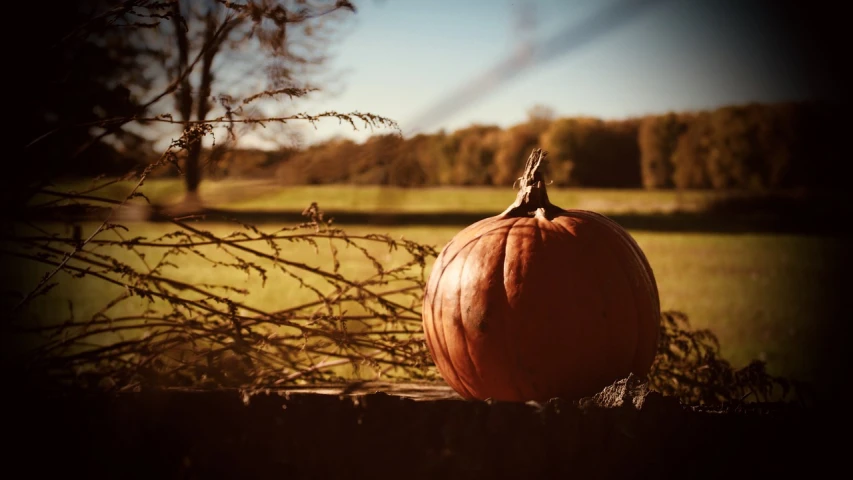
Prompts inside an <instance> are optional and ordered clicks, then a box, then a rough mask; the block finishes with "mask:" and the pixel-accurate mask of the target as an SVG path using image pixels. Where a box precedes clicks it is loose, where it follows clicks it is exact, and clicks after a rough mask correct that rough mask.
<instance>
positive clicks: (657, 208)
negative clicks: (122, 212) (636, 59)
mask: <svg viewBox="0 0 853 480" xmlns="http://www.w3.org/2000/svg"><path fill="white" fill-rule="evenodd" d="M101 183H103V181H102V182H101ZM135 184H136V183H135V182H130V181H124V182H119V183H114V184H111V185H108V186H106V187H105V188H103V189H100V190H98V192H97V194H98V195H100V196H103V197H107V198H111V199H116V200H121V199H123V198H124V197H125V196H126V195H127V194H128V193H129V192H130V191H131V189H132V188H133V186H134V185H135ZM92 185H93V181H91V180H87V181H82V180H80V181H73V182H65V183H62V184H59V185H57V186H56V187H54V189H56V190H61V191H72V190H74V191H78V192H79V191H83V190H86V189H88V188H91V187H92ZM139 191H140V192H142V193H144V194H145V196H146V197H147V198H148V199H149V200H150V201H151V202H152V203H156V204H169V203H174V202H177V201H179V200H180V199H181V198H182V196H183V192H184V189H183V184H182V183H181V180H179V179H162V178H161V179H151V180H147V181H146V182H145V184H144V185H143V186H142V187H141V189H140V190H139ZM515 193H516V190H515V189H513V188H511V187H430V188H401V187H385V186H358V185H312V186H288V187H286V188H282V187H281V185H279V184H277V183H275V182H271V181H266V180H247V179H243V180H240V179H234V180H220V181H204V182H202V184H201V187H200V190H199V194H200V196H201V198H202V199H203V200H204V201H205V203H206V204H207V205H208V206H210V207H216V208H232V209H237V210H302V209H304V208H305V207H307V206H308V205H309V204H310V203H311V202H317V203H318V205H319V206H320V208H322V209H324V210H326V211H335V210H355V211H396V212H442V211H457V212H495V213H499V212H500V211H502V210H504V209H505V208H506V207H507V206H509V204H510V203H512V202H513V200H514V199H515ZM730 194H731V193H723V192H715V191H683V192H677V191H674V190H659V191H646V190H636V189H594V188H549V190H548V195H549V197H550V198H551V201H552V202H553V203H554V204H556V205H558V206H561V207H563V208H583V209H589V210H597V211H600V212H609V213H625V212H668V211H673V210H688V211H692V210H699V209H701V208H703V207H704V206H706V205H707V204H708V202H710V201H712V200H714V199H716V198H720V197H723V196H725V195H730ZM54 199H55V197H49V196H40V197H39V198H37V199H36V200H34V203H37V202H41V201H45V200H54ZM134 201H140V202H141V201H143V200H142V199H137V200H134Z"/></svg>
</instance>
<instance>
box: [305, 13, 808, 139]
mask: <svg viewBox="0 0 853 480" xmlns="http://www.w3.org/2000/svg"><path fill="white" fill-rule="evenodd" d="M354 3H355V4H356V6H357V7H358V13H357V14H356V15H355V16H354V17H353V18H352V19H351V21H350V22H349V24H348V26H347V28H346V30H345V31H344V32H343V33H342V35H340V37H339V40H340V41H339V42H337V43H336V44H335V45H334V48H333V49H332V52H331V53H332V55H333V59H332V61H331V63H330V64H329V66H330V67H331V68H332V69H333V70H332V71H333V72H335V75H338V81H339V85H338V88H337V89H336V90H338V91H337V92H335V93H334V94H329V95H327V96H325V97H323V96H319V97H316V98H315V99H308V100H304V101H302V102H301V103H300V104H299V107H300V110H301V111H307V112H320V111H324V110H328V109H334V110H337V111H340V112H347V111H361V112H370V113H375V114H378V115H383V116H386V117H390V118H392V119H394V120H396V121H398V122H399V123H400V126H401V127H402V129H403V133H404V135H409V134H411V133H413V129H414V128H415V126H416V125H415V124H414V123H413V122H415V120H416V119H417V117H418V116H419V115H421V114H423V113H424V112H425V111H427V110H428V109H429V108H430V107H432V106H434V105H436V104H437V103H438V102H441V101H442V100H444V99H446V98H447V97H448V95H450V94H452V93H453V92H454V91H457V90H458V89H459V88H461V87H463V86H465V85H466V84H470V82H471V81H472V80H474V79H475V78H477V77H478V76H479V75H482V74H483V73H484V72H485V71H487V70H488V69H490V68H491V67H493V66H494V65H495V64H498V63H499V62H502V61H505V60H506V59H507V58H508V57H509V56H510V55H512V53H513V52H514V51H515V49H516V48H518V47H519V45H521V44H522V43H523V40H524V38H525V33H524V32H525V31H524V30H520V29H519V28H518V26H517V25H518V21H519V18H520V17H519V16H518V12H519V9H520V8H521V7H524V6H525V5H527V6H532V7H533V9H532V10H529V11H530V12H532V14H531V18H532V19H533V24H532V25H533V26H534V28H533V30H532V31H531V30H530V29H528V30H526V32H527V35H529V36H528V37H527V38H529V39H530V40H531V41H532V42H533V44H534V45H535V44H537V43H538V44H540V45H541V44H542V42H544V41H545V40H547V39H548V38H550V37H552V36H554V35H555V34H557V33H559V32H561V31H563V32H565V31H571V29H572V28H575V27H578V26H583V25H584V24H586V25H589V23H588V22H589V20H588V18H589V17H590V16H591V15H593V14H595V13H596V12H597V11H599V10H601V9H603V8H606V7H607V6H609V5H614V4H620V3H623V4H624V3H625V2H624V1H622V0H562V1H561V0H540V1H526V2H524V1H510V0H491V1H487V0H461V1H450V0H432V1H424V0H362V1H360V2H354ZM629 3H630V2H629ZM634 3H636V2H634ZM647 3H650V4H651V5H650V6H649V7H647V8H645V9H643V10H642V11H640V13H638V14H637V15H636V16H634V17H632V18H631V19H630V20H628V21H626V22H625V23H623V24H621V25H620V26H617V27H615V28H613V29H610V30H608V31H607V32H606V33H604V34H602V35H600V36H598V37H596V38H593V39H591V40H590V41H589V42H587V43H585V44H582V45H580V46H577V47H575V45H574V44H573V43H571V42H568V41H567V42H563V43H562V44H558V45H557V47H556V48H555V49H554V50H553V52H554V53H553V54H552V55H549V57H548V59H547V61H543V62H539V63H538V64H536V65H534V66H532V67H530V68H527V69H523V70H521V72H520V74H519V75H517V76H515V77H513V78H512V79H511V80H509V81H506V82H503V83H499V84H498V85H497V86H496V87H495V88H492V89H490V90H489V92H488V94H485V95H483V96H481V97H479V98H477V99H476V101H473V102H471V103H467V104H465V105H463V106H461V108H457V109H455V110H449V111H447V112H446V114H444V115H439V116H437V117H434V119H433V120H434V121H433V122H431V123H430V124H429V125H423V126H421V128H420V129H419V131H422V132H425V133H431V132H435V131H438V130H439V129H442V128H443V129H445V130H448V131H451V130H454V129H457V128H462V127H466V126H468V125H471V124H473V123H480V124H496V125H499V126H503V127H506V126H511V125H513V124H517V123H520V122H523V121H524V120H525V118H526V112H527V111H528V110H529V109H530V107H532V106H533V105H536V104H542V105H546V106H549V107H551V108H553V109H554V111H555V113H556V114H557V115H558V116H576V115H584V116H595V117H600V118H626V117H631V116H640V115H645V114H650V113H661V112H666V111H671V110H675V111H684V110H695V109H705V108H714V107H717V106H721V105H726V104H736V103H745V102H752V101H759V102H775V101H784V100H798V99H804V98H810V97H813V96H815V95H816V94H817V93H818V92H821V91H823V89H824V86H823V85H821V84H820V83H819V82H818V81H817V80H819V79H816V78H811V77H809V76H808V75H806V71H805V70H804V68H803V67H802V65H801V62H800V61H799V60H798V58H799V54H798V51H797V50H796V49H797V48H799V47H798V45H797V44H796V42H795V38H794V37H793V36H792V35H790V34H786V31H785V30H784V28H783V27H782V26H780V24H779V22H778V21H776V20H774V14H773V11H772V10H759V9H758V8H755V7H750V6H749V5H751V4H755V3H756V2H750V1H746V0H741V1H734V0H717V1H711V0H708V1H703V0H682V1H679V0H660V1H657V2H647ZM478 89H479V88H478ZM475 90H476V89H475ZM457 103H458V102H457ZM382 132H383V130H378V131H377V133H382ZM303 133H304V134H305V140H306V141H308V142H315V141H321V140H325V139H327V138H329V137H331V136H335V135H340V136H345V137H349V138H352V139H354V140H356V141H362V140H363V139H364V138H366V136H368V135H369V134H370V131H369V130H366V131H364V130H362V131H357V132H354V131H353V130H352V128H351V127H349V126H345V127H339V126H338V125H337V121H325V122H322V123H320V124H319V126H318V129H316V130H315V129H313V128H311V127H306V128H304V129H303Z"/></svg>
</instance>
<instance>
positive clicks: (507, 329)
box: [500, 218, 524, 398]
mask: <svg viewBox="0 0 853 480" xmlns="http://www.w3.org/2000/svg"><path fill="white" fill-rule="evenodd" d="M520 220H521V218H512V219H511V221H512V223H510V225H509V228H507V231H506V235H504V238H503V243H502V245H501V251H502V252H503V259H502V261H501V262H500V263H502V264H503V268H502V269H501V272H500V280H501V284H502V285H503V299H504V301H505V302H506V311H507V315H506V316H505V317H504V318H505V322H504V323H505V325H504V328H503V330H504V335H503V351H504V355H505V357H506V359H507V360H506V361H507V362H508V364H509V365H510V366H511V368H510V369H509V372H507V375H508V376H509V380H510V384H511V385H512V386H513V390H515V393H516V395H518V397H519V398H523V397H524V391H523V390H522V388H521V386H520V385H519V382H518V381H517V380H518V379H517V375H516V369H515V362H514V361H513V357H514V356H515V355H514V354H515V351H514V350H513V349H512V348H511V346H510V344H509V341H510V339H511V338H516V337H517V333H518V332H516V331H515V328H513V327H514V326H515V310H514V309H512V308H511V307H510V304H509V292H508V291H507V285H506V282H507V274H506V272H507V268H509V265H508V264H507V260H509V259H510V256H509V254H508V252H507V247H508V246H509V239H510V237H511V235H512V230H513V229H514V228H515V226H516V225H517V224H518V222H519V221H520ZM513 333H515V334H516V335H513Z"/></svg>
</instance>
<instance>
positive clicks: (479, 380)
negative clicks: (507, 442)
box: [453, 231, 484, 390]
mask: <svg viewBox="0 0 853 480" xmlns="http://www.w3.org/2000/svg"><path fill="white" fill-rule="evenodd" d="M482 238H483V235H482V232H479V231H477V232H476V237H474V239H472V240H471V241H470V242H468V243H467V244H466V245H465V247H463V248H469V254H468V255H465V257H464V258H463V260H462V266H461V267H459V280H458V281H457V283H456V293H457V295H456V305H457V306H458V307H459V318H454V319H453V323H458V324H459V327H460V328H461V329H462V331H463V332H464V335H462V339H461V340H462V342H463V343H464V345H465V355H464V357H465V358H466V359H467V363H468V364H469V365H470V366H471V367H473V368H472V370H473V375H474V377H475V379H474V381H473V382H469V381H468V379H466V378H464V377H466V375H459V377H460V379H461V380H462V381H463V382H464V383H466V388H467V389H468V390H478V389H477V388H472V387H474V384H480V386H482V384H483V383H484V382H483V375H482V373H480V367H479V365H477V362H476V361H475V360H474V356H473V355H471V343H470V342H469V341H468V330H467V327H466V326H465V315H466V313H467V312H465V309H464V308H462V277H463V276H464V275H465V267H466V266H467V265H468V259H469V258H471V257H472V255H470V253H471V252H473V251H474V249H475V248H476V246H477V245H479V244H480V240H482ZM469 245H470V247H469ZM460 252H461V250H460ZM457 341H458V340H457Z"/></svg>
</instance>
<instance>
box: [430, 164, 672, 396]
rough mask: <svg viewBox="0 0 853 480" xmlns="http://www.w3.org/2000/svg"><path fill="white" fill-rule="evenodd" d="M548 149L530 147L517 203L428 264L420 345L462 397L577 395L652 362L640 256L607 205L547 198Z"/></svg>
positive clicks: (645, 273)
mask: <svg viewBox="0 0 853 480" xmlns="http://www.w3.org/2000/svg"><path fill="white" fill-rule="evenodd" d="M545 156H546V153H545V152H543V151H541V150H539V149H535V150H534V151H533V153H532V154H531V155H530V158H529V159H528V160H527V164H526V167H525V171H524V175H523V176H522V177H521V178H520V181H521V188H520V191H519V193H518V198H517V199H516V201H515V203H513V204H512V205H510V207H509V208H507V209H506V210H505V211H504V212H503V213H501V214H500V215H496V216H494V217H489V218H486V219H484V220H481V221H479V222H477V223H474V224H473V225H470V226H468V227H466V228H465V229H463V230H462V231H460V232H459V233H458V234H457V235H456V236H455V237H454V238H453V239H452V240H451V241H450V242H449V243H448V244H447V245H446V246H445V247H444V248H443V249H442V250H441V252H440V253H439V255H438V257H437V258H436V261H435V263H434V265H433V268H432V271H431V272H430V276H429V279H428V282H427V286H426V289H425V292H424V305H423V328H424V334H425V336H426V341H427V346H428V348H429V351H430V353H431V355H432V358H433V360H434V362H435V365H436V367H437V368H438V371H439V373H440V374H441V375H442V377H443V378H444V379H445V381H446V382H447V383H448V384H449V385H450V386H451V387H453V389H454V390H456V392H458V393H459V394H460V395H461V396H462V397H464V398H468V399H480V400H484V399H488V398H491V399H494V400H501V401H529V400H535V401H544V400H548V399H550V398H554V397H562V398H569V399H577V398H580V397H583V396H587V395H592V394H595V393H597V392H598V391H600V390H601V389H602V388H603V387H605V386H607V385H610V384H611V383H613V382H614V381H616V380H618V379H621V378H624V377H626V376H628V374H629V373H634V374H635V375H641V376H642V375H646V374H647V373H648V371H649V369H650V367H651V364H652V361H653V360H654V357H655V352H656V349H657V341H658V329H659V326H660V301H659V297H658V290H657V284H656V282H655V277H654V274H653V272H652V269H651V267H650V265H649V263H648V261H647V259H646V257H645V255H644V254H643V252H642V250H641V249H640V247H639V246H638V245H637V243H636V242H635V241H634V239H633V238H632V237H631V235H630V234H628V232H627V231H625V230H624V229H623V228H622V227H621V226H619V225H618V224H617V223H616V222H614V221H613V220H611V219H609V218H607V217H605V216H604V215H601V214H598V213H595V212H590V211H585V210H563V209H561V208H559V207H557V206H555V205H552V204H551V203H550V202H549V201H548V194H547V192H546V188H545V184H544V182H543V178H542V173H541V171H540V170H541V169H542V168H543V161H544V159H545Z"/></svg>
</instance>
